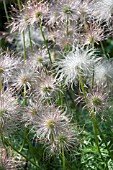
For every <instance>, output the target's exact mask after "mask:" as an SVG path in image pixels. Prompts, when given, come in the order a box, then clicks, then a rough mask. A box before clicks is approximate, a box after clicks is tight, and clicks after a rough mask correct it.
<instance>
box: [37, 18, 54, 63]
mask: <svg viewBox="0 0 113 170" xmlns="http://www.w3.org/2000/svg"><path fill="white" fill-rule="evenodd" d="M40 31H41V34H42V37H43V40H44V44H45V46H46V49H47V52H48V55H49V59H50V63H51V64H52V59H51V54H50V50H49V47H48V43H47V40H46V38H45V35H44V31H43V28H42V21H41V19H40Z"/></svg>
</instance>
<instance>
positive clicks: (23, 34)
mask: <svg viewBox="0 0 113 170" xmlns="http://www.w3.org/2000/svg"><path fill="white" fill-rule="evenodd" d="M22 36H23V43H24V61H25V60H26V43H25V32H24V31H23V32H22Z"/></svg>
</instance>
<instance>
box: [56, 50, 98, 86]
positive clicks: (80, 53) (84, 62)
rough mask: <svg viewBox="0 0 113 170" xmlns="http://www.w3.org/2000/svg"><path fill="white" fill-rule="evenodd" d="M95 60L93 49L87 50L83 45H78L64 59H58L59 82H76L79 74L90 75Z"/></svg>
mask: <svg viewBox="0 0 113 170" xmlns="http://www.w3.org/2000/svg"><path fill="white" fill-rule="evenodd" d="M95 61H96V59H95V55H94V52H93V51H92V49H90V50H88V51H87V50H85V49H84V48H83V47H81V48H78V47H76V48H74V49H73V50H72V51H70V52H69V53H68V54H67V55H66V56H64V58H63V59H60V60H59V61H56V63H55V65H56V66H57V68H56V70H57V76H56V78H57V80H58V81H59V82H61V81H63V80H65V83H66V84H67V85H69V84H73V83H76V81H77V79H78V76H79V74H82V75H83V76H88V72H89V71H90V70H91V69H92V64H94V62H95Z"/></svg>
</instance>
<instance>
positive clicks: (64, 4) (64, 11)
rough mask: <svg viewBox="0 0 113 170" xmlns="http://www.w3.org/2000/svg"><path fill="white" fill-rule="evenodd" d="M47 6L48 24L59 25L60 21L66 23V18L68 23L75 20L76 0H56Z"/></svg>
mask: <svg viewBox="0 0 113 170" xmlns="http://www.w3.org/2000/svg"><path fill="white" fill-rule="evenodd" d="M49 8H50V10H49V14H48V22H47V24H48V25H51V26H54V25H58V26H60V24H61V23H66V20H67V18H68V22H69V24H70V21H74V20H75V21H76V17H77V16H76V12H75V11H76V2H75V1H74V0H71V1H70V0H62V1H59V0H58V1H56V2H55V3H53V4H51V5H50V7H49Z"/></svg>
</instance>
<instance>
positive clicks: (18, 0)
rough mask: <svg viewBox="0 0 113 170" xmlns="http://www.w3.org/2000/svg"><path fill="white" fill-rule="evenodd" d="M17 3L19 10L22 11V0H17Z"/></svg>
mask: <svg viewBox="0 0 113 170" xmlns="http://www.w3.org/2000/svg"><path fill="white" fill-rule="evenodd" d="M17 3H18V8H19V10H21V4H20V0H17Z"/></svg>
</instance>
